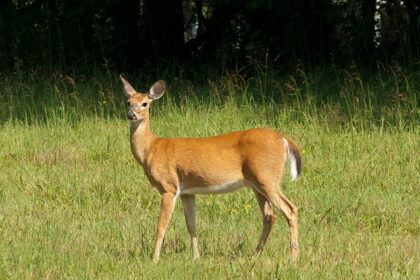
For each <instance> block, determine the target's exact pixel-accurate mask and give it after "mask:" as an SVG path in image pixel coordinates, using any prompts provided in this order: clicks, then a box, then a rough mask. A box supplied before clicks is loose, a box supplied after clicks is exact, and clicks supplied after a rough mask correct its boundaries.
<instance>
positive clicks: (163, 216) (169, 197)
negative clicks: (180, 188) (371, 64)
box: [152, 192, 177, 263]
mask: <svg viewBox="0 0 420 280" xmlns="http://www.w3.org/2000/svg"><path fill="white" fill-rule="evenodd" d="M176 198H177V195H176V194H174V193H168V192H167V193H163V194H162V197H161V205H160V214H159V220H158V224H157V232H156V242H155V250H154V252H153V257H152V259H153V262H155V263H157V262H158V261H159V256H160V249H161V247H162V242H163V238H164V237H165V232H166V228H167V227H168V224H169V221H170V220H171V216H172V212H173V210H174V208H175V201H176Z"/></svg>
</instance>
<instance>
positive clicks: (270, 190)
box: [257, 185, 299, 261]
mask: <svg viewBox="0 0 420 280" xmlns="http://www.w3.org/2000/svg"><path fill="white" fill-rule="evenodd" d="M257 191H258V192H260V193H261V194H262V195H263V196H264V197H265V198H267V200H268V201H270V202H271V204H272V205H273V206H274V207H276V208H278V209H279V210H280V211H281V213H282V214H283V216H284V217H285V219H286V221H287V223H288V225H289V231H290V249H291V254H292V260H293V261H296V260H297V259H298V256H299V248H298V210H297V208H296V206H295V205H293V203H292V202H290V200H288V199H287V197H286V196H285V195H284V194H283V193H282V192H281V191H280V190H279V189H278V187H277V185H274V186H273V187H266V186H261V187H260V188H258V189H257Z"/></svg>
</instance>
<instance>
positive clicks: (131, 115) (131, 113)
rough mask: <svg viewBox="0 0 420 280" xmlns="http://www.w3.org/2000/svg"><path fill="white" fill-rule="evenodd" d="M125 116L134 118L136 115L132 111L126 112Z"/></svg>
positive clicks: (130, 118)
mask: <svg viewBox="0 0 420 280" xmlns="http://www.w3.org/2000/svg"><path fill="white" fill-rule="evenodd" d="M127 118H128V119H129V120H135V119H136V115H135V114H134V113H133V112H131V111H130V112H128V114H127Z"/></svg>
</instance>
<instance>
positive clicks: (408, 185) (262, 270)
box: [0, 68, 420, 279]
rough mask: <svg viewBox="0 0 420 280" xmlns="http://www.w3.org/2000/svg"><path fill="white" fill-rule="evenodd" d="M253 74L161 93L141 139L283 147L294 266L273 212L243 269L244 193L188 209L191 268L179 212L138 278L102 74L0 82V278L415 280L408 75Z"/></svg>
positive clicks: (250, 237) (148, 197) (109, 90)
mask: <svg viewBox="0 0 420 280" xmlns="http://www.w3.org/2000/svg"><path fill="white" fill-rule="evenodd" d="M258 73H259V72H258V71H257V76H256V78H255V79H254V80H250V81H248V80H247V81H245V80H243V79H241V78H240V77H238V76H234V75H227V76H225V77H223V78H221V79H220V80H208V81H206V82H205V83H201V85H194V84H193V83H189V82H188V81H186V80H184V79H181V80H176V79H171V80H170V81H169V83H168V84H169V90H168V92H167V96H166V97H165V98H164V99H162V100H158V101H157V102H156V103H155V104H154V106H153V107H152V128H153V130H154V132H155V134H157V135H160V136H191V137H199V136H207V135H214V134H218V133H223V132H228V131H232V130H240V129H245V128H251V127H258V126H264V127H271V128H275V129H278V130H280V131H282V132H284V133H285V134H287V135H290V136H291V137H292V138H294V139H295V140H296V141H297V142H298V143H299V144H300V145H301V148H302V153H303V164H304V165H303V174H302V177H301V178H300V179H299V180H298V181H297V182H296V183H291V182H290V179H289V176H288V174H286V176H285V178H284V182H283V184H282V189H283V190H284V193H285V194H286V195H287V196H288V198H289V199H290V200H291V201H292V202H294V204H295V205H296V206H298V208H299V214H300V217H299V219H300V220H299V230H300V248H301V257H300V260H299V262H298V263H297V264H296V265H293V264H291V263H290V262H289V235H288V229H287V226H286V223H285V221H284V220H283V219H282V217H281V215H280V214H279V213H278V219H277V222H276V224H275V226H274V228H273V230H272V233H271V235H270V237H269V240H268V243H267V245H266V247H265V251H264V253H263V255H262V256H260V257H255V256H254V251H255V247H256V245H257V241H258V238H259V234H260V230H261V228H262V223H261V217H260V212H259V208H258V205H257V202H256V200H255V199H254V196H253V193H252V192H251V191H250V190H242V191H239V192H235V193H231V194H228V195H223V196H198V197H197V231H198V241H199V247H200V250H201V254H202V257H201V259H200V260H198V261H196V262H192V261H191V252H190V244H189V236H188V233H187V229H186V226H185V222H184V217H183V212H182V205H181V203H178V205H177V206H176V209H175V212H174V215H173V219H172V221H171V224H170V226H169V229H168V232H167V235H166V238H165V243H164V245H163V249H162V256H161V261H160V263H159V264H157V265H155V264H153V263H152V262H151V260H150V255H151V252H152V246H153V241H154V238H155V228H156V221H157V215H158V209H159V205H160V201H159V195H158V192H157V191H155V190H154V189H153V188H152V187H151V186H150V185H149V184H148V182H147V180H146V178H145V176H144V175H143V171H142V170H141V168H140V166H139V165H138V164H137V163H136V162H135V160H134V159H133V157H132V155H131V152H130V147H129V139H128V137H129V130H128V122H127V121H126V120H125V119H124V116H125V109H124V105H125V100H124V97H123V93H122V90H121V89H120V85H119V84H118V83H117V79H116V75H109V76H106V75H102V76H100V77H99V78H83V77H78V78H74V77H62V76H56V77H53V78H46V79H43V78H42V77H38V76H36V75H35V74H34V75H31V74H26V75H14V76H12V75H10V76H0V103H1V104H0V121H1V127H0V279H28V278H33V279H44V278H45V279H63V278H70V279H115V278H118V279H130V278H131V279H226V278H229V279H232V278H240V279H241V278H244V279H245V278H246V279H248V278H255V279H278V278H282V279H336V278H337V279H343V278H344V279H346V278H347V279H348V278H356V279H359V278H360V279H419V278H420V203H419V201H420V173H419V172H420V160H419V158H420V154H419V151H420V137H419V135H420V126H419V118H420V115H419V106H418V96H419V84H420V83H418V82H419V80H420V74H418V73H411V74H410V73H406V72H403V71H402V70H398V69H397V70H396V69H394V68H392V69H391V68H390V69H388V70H387V69H385V70H382V71H379V73H378V74H376V75H373V76H363V75H361V74H359V73H358V72H355V73H342V75H340V74H336V76H332V77H330V76H329V73H328V72H327V71H320V72H319V73H317V74H311V75H310V74H306V73H305V72H302V71H296V73H293V74H292V75H290V76H285V77H278V79H277V78H276V77H274V76H273V77H272V76H270V75H268V74H267V73H266V74H264V75H262V76H261V77H259V76H258ZM260 74H261V73H260ZM133 85H142V87H140V88H139V89H143V90H144V89H147V86H148V85H150V83H147V84H146V83H145V82H144V83H143V81H137V82H133ZM263 92H264V93H265V94H262V93H263Z"/></svg>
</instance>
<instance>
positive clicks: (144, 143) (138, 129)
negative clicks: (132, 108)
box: [130, 118, 156, 165]
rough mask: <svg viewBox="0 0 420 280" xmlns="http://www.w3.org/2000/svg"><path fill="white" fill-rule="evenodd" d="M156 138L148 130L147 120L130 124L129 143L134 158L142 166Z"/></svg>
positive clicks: (148, 122)
mask: <svg viewBox="0 0 420 280" xmlns="http://www.w3.org/2000/svg"><path fill="white" fill-rule="evenodd" d="M155 138H156V136H155V135H153V132H152V130H151V129H150V121H149V118H146V119H145V120H144V121H142V122H136V123H131V127H130V143H131V151H132V152H133V155H134V157H135V158H136V159H137V161H139V162H140V163H141V165H144V163H145V162H146V159H147V155H148V153H149V151H150V147H151V145H152V142H153V140H154V139H155Z"/></svg>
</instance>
